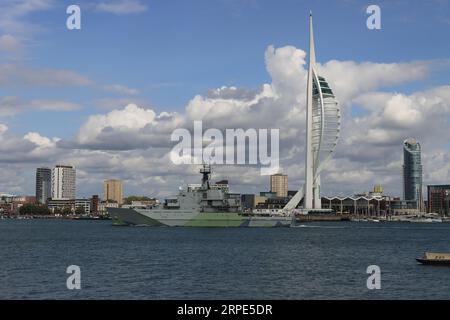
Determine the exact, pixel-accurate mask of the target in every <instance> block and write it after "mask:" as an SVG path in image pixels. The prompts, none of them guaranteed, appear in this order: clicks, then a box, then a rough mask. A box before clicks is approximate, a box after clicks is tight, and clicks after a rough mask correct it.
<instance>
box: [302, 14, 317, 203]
mask: <svg viewBox="0 0 450 320" xmlns="http://www.w3.org/2000/svg"><path fill="white" fill-rule="evenodd" d="M315 63H316V55H315V51H314V34H313V19H312V12H310V14H309V66H308V67H309V68H308V83H307V92H306V155H305V201H304V208H306V209H312V208H313V179H314V176H313V175H314V169H313V155H312V153H313V150H312V94H313V92H312V91H313V72H314V71H313V67H314V64H315Z"/></svg>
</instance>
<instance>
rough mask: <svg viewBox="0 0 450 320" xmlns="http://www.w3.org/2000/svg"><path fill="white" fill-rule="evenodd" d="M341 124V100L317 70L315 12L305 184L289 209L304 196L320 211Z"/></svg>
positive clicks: (309, 205) (305, 203)
mask: <svg viewBox="0 0 450 320" xmlns="http://www.w3.org/2000/svg"><path fill="white" fill-rule="evenodd" d="M340 127H341V113H340V109H339V105H338V102H337V100H336V98H335V96H334V93H333V91H332V90H331V88H330V86H329V85H328V82H327V81H326V79H325V78H324V77H322V76H320V75H319V74H318V72H317V66H316V55H315V48H314V35H313V22H312V14H310V17H309V66H308V78H307V91H306V153H305V184H304V185H303V186H302V187H301V188H300V189H299V190H298V192H297V193H296V194H295V196H293V197H292V198H291V200H290V201H289V202H288V204H287V205H286V206H285V209H287V210H292V209H294V208H296V207H297V206H298V205H299V204H300V201H301V200H302V199H303V198H304V199H303V207H304V208H305V209H306V210H308V211H313V210H320V209H321V206H322V202H321V196H320V185H321V181H320V173H321V171H322V170H323V169H324V168H325V167H326V165H327V163H328V161H329V160H330V159H331V156H332V154H333V152H334V149H335V148H336V144H337V141H338V139H339V134H340Z"/></svg>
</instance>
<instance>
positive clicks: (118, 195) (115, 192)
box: [103, 179, 123, 206]
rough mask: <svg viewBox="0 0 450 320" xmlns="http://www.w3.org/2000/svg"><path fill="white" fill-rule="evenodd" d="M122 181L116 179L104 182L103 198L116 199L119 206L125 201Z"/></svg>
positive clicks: (107, 199)
mask: <svg viewBox="0 0 450 320" xmlns="http://www.w3.org/2000/svg"><path fill="white" fill-rule="evenodd" d="M122 187H123V186H122V181H121V180H116V179H110V180H106V181H105V182H104V183H103V200H106V201H115V202H117V203H118V204H119V206H120V205H121V204H122V203H123V188H122Z"/></svg>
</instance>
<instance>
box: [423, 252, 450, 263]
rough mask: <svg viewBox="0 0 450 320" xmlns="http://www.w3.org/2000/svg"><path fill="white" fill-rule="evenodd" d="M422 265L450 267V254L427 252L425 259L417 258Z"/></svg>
mask: <svg viewBox="0 0 450 320" xmlns="http://www.w3.org/2000/svg"><path fill="white" fill-rule="evenodd" d="M416 260H417V261H418V262H420V263H422V264H427V265H439V266H450V253H435V252H425V256H424V257H423V258H416Z"/></svg>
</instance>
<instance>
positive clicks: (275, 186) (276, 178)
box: [270, 173, 288, 197]
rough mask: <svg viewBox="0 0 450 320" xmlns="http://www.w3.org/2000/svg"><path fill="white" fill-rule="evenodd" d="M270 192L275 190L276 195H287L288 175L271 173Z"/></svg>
mask: <svg viewBox="0 0 450 320" xmlns="http://www.w3.org/2000/svg"><path fill="white" fill-rule="evenodd" d="M270 192H275V193H276V194H277V197H287V194H288V176H287V175H285V174H281V173H278V174H274V175H271V176H270Z"/></svg>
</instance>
